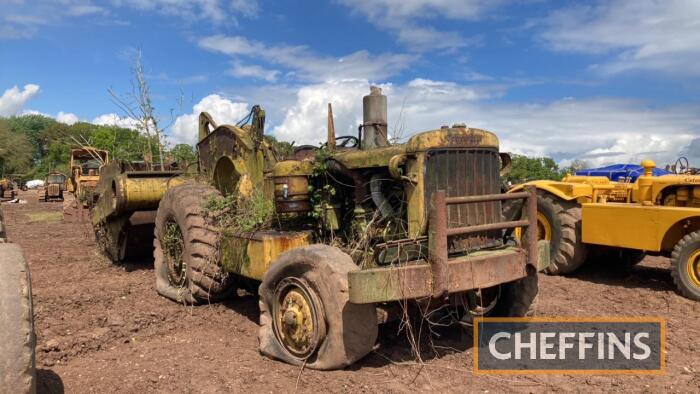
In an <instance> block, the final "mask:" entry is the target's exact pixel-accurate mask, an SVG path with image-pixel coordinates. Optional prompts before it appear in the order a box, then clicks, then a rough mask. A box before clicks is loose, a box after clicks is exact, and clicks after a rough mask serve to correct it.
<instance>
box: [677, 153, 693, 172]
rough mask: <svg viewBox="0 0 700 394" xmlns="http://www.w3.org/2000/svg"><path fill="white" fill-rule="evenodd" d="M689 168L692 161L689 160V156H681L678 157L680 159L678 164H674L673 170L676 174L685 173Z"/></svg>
mask: <svg viewBox="0 0 700 394" xmlns="http://www.w3.org/2000/svg"><path fill="white" fill-rule="evenodd" d="M689 168H690V163H689V162H688V158H687V157H683V156H681V157H679V158H678V160H676V164H674V165H673V169H674V171H673V172H675V173H676V174H685V173H686V171H688V169H689Z"/></svg>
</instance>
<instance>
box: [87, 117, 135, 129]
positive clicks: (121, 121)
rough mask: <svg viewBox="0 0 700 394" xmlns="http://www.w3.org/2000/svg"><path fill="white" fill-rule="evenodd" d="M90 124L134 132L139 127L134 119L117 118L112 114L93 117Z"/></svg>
mask: <svg viewBox="0 0 700 394" xmlns="http://www.w3.org/2000/svg"><path fill="white" fill-rule="evenodd" d="M90 123H93V124H98V125H103V126H118V127H124V128H127V129H134V130H136V129H138V125H139V122H138V120H136V119H133V118H130V117H128V116H119V115H117V114H114V113H110V114H102V115H99V116H97V117H95V118H94V119H93V120H92V122H90Z"/></svg>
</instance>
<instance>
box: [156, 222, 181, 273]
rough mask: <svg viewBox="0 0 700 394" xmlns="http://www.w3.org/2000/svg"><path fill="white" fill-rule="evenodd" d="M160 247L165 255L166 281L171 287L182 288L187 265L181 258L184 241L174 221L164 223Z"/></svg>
mask: <svg viewBox="0 0 700 394" xmlns="http://www.w3.org/2000/svg"><path fill="white" fill-rule="evenodd" d="M161 246H162V247H163V252H164V255H165V265H166V267H167V270H168V280H169V281H170V284H171V285H173V286H182V285H184V284H185V279H186V277H187V263H186V262H185V259H184V258H183V255H184V250H185V241H184V239H183V237H182V231H181V230H180V226H178V225H177V223H175V222H174V221H171V220H169V221H167V222H166V223H165V231H164V234H163V239H162V240H161Z"/></svg>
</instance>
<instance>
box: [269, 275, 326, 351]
mask: <svg viewBox="0 0 700 394" xmlns="http://www.w3.org/2000/svg"><path fill="white" fill-rule="evenodd" d="M275 298H276V299H277V300H278V301H277V305H276V306H275V311H274V312H275V313H274V314H275V333H276V335H277V338H278V339H279V341H280V343H281V344H282V345H283V346H284V347H285V349H286V350H287V351H289V353H291V354H292V355H294V356H295V357H297V358H300V359H304V358H307V357H309V356H310V355H311V354H312V353H313V352H314V351H315V350H316V347H317V346H318V344H319V343H320V341H321V339H322V338H323V336H324V335H325V325H324V323H323V321H322V320H321V319H320V316H319V312H318V307H317V305H319V303H318V300H317V297H316V296H315V293H313V292H312V291H311V290H310V289H308V288H307V286H306V284H305V283H304V282H303V281H301V280H299V279H297V278H285V279H284V280H283V281H282V282H280V284H279V285H278V287H277V291H276V297H275Z"/></svg>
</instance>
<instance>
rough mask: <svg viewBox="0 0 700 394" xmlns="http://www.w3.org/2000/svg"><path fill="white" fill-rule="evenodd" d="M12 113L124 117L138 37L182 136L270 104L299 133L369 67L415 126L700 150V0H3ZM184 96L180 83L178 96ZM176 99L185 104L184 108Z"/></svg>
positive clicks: (661, 158)
mask: <svg viewBox="0 0 700 394" xmlns="http://www.w3.org/2000/svg"><path fill="white" fill-rule="evenodd" d="M0 7H2V10H3V11H2V13H0V94H2V95H1V96H0V115H3V116H8V115H15V114H17V115H20V114H23V113H33V112H40V113H44V114H47V115H49V116H53V117H56V118H57V119H58V120H60V121H64V122H67V123H72V122H75V121H77V120H83V121H90V122H95V123H107V124H113V123H116V124H122V125H128V124H130V121H129V120H128V119H124V114H123V113H120V112H119V109H118V108H117V107H116V106H115V105H114V103H112V102H111V101H110V98H109V95H108V94H107V89H108V88H110V87H111V88H113V89H114V90H115V91H117V92H123V93H126V92H127V91H128V90H129V86H130V85H129V80H130V66H131V63H132V61H133V57H134V54H135V53H136V50H137V49H138V48H140V49H141V51H142V56H143V61H144V65H145V68H146V73H147V77H148V79H149V82H150V83H151V85H152V91H153V97H154V99H155V104H156V108H157V109H158V111H159V112H160V113H161V124H167V125H170V126H169V127H168V130H167V133H168V135H169V141H170V142H171V143H178V142H190V143H191V142H193V141H194V138H195V135H196V116H197V115H198V113H199V111H202V110H207V111H210V112H211V113H212V114H213V115H214V117H215V119H217V120H219V121H220V122H233V121H235V120H237V119H238V118H240V117H242V116H243V115H244V114H245V113H246V112H247V109H248V108H249V107H250V106H251V105H252V104H261V105H263V106H264V107H265V108H266V110H267V112H268V116H269V123H268V130H269V131H270V132H271V133H273V134H275V135H277V136H278V137H281V138H284V139H288V140H293V141H296V142H297V143H309V142H316V141H318V140H319V139H320V138H322V137H323V136H324V133H325V103H327V102H329V101H330V102H332V103H333V105H334V113H335V115H336V127H337V128H338V129H339V130H341V131H344V130H347V131H350V130H354V129H355V127H356V124H357V123H358V121H359V119H360V117H361V113H360V112H361V96H362V95H363V94H365V93H366V92H367V91H368V90H369V89H368V86H369V84H370V83H372V84H378V85H380V86H382V88H383V89H384V91H385V93H386V94H387V95H388V96H389V102H390V111H389V116H390V119H389V123H390V125H391V129H392V130H393V131H394V132H395V133H397V134H400V135H401V136H403V137H406V136H408V135H410V134H412V133H415V132H418V131H422V130H426V129H431V128H436V127H439V126H440V125H442V124H448V123H454V122H466V123H467V124H468V125H470V126H474V127H481V128H486V129H489V130H492V131H494V132H495V133H497V134H498V135H499V137H500V138H501V142H502V146H503V148H504V150H508V151H513V152H518V153H525V154H531V155H549V156H552V157H554V158H555V159H557V160H559V161H561V162H562V163H564V164H566V163H568V162H569V161H571V160H574V159H583V160H586V161H588V162H590V163H591V164H595V165H598V164H607V163H612V162H628V161H631V162H637V161H640V160H641V159H642V158H646V157H651V158H653V159H655V160H656V161H657V162H659V164H662V163H666V162H669V161H671V160H673V159H675V157H676V156H678V155H680V154H685V155H687V156H689V157H690V158H691V161H695V163H696V165H697V164H698V162H700V67H698V66H697V65H698V64H700V22H699V21H700V1H697V0H670V1H650V0H649V1H647V0H636V1H633V0H620V1H605V2H599V1H591V2H580V1H571V2H568V1H546V0H530V1H527V0H526V1H509V0H403V1H393V0H375V1H370V0H335V1H328V2H321V1H292V0H289V1H262V0H261V1H255V0H248V1H243V0H232V1H229V0H199V1H195V0H192V1H183V0H106V1H92V0H54V1H44V0H35V1H30V0H0ZM180 97H182V98H183V100H179V98H180ZM171 110H172V115H171Z"/></svg>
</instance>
